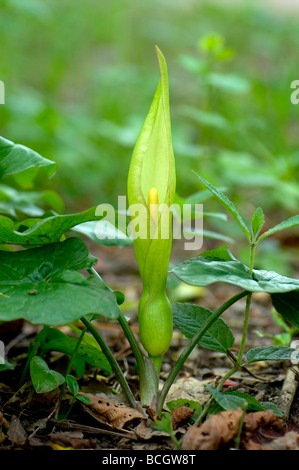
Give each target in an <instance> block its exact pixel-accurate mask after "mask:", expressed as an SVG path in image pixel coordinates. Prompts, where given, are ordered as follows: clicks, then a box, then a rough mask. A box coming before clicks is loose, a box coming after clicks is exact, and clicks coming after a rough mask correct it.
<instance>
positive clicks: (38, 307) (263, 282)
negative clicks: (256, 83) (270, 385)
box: [0, 48, 299, 446]
mask: <svg viewBox="0 0 299 470" xmlns="http://www.w3.org/2000/svg"><path fill="white" fill-rule="evenodd" d="M157 54H158V60H159V65H160V82H159V85H158V88H157V91H156V94H155V96H154V100H153V103H152V106H151V108H150V111H149V114H148V116H147V118H146V120H145V123H144V126H143V128H142V130H141V133H140V136H139V138H138V140H137V143H136V146H135V149H134V152H133V157H132V162H131V166H130V171H129V177H128V195H129V203H130V211H131V212H130V213H131V222H130V224H131V225H130V228H131V230H132V228H135V229H136V226H137V225H138V224H139V230H142V229H143V225H144V226H145V227H146V230H145V234H144V236H143V237H139V238H138V237H136V238H134V248H135V254H136V259H137V262H138V265H139V271H140V277H141V280H142V284H143V292H142V296H141V299H140V302H139V309H138V310H139V312H138V313H139V325H140V339H141V342H142V344H143V346H144V349H145V351H146V352H144V350H143V349H142V348H141V347H140V345H139V342H138V340H137V338H136V337H135V335H134V334H133V332H132V330H131V328H130V326H129V323H128V320H127V318H126V317H125V316H124V314H123V313H122V311H121V309H120V307H119V305H120V304H121V303H122V302H123V301H124V296H123V294H122V293H120V292H118V291H113V290H112V289H111V288H110V287H109V286H108V285H107V284H106V283H105V282H104V281H103V279H102V278H101V277H100V274H99V273H97V272H96V271H95V269H94V266H95V264H96V262H97V259H96V258H95V257H94V256H92V255H91V254H90V253H89V251H88V248H87V246H86V244H85V243H84V241H83V240H81V239H80V238H78V237H77V236H74V235H77V234H78V233H80V234H85V235H86V236H90V235H91V233H92V229H94V228H95V224H96V223H97V222H98V221H100V220H102V219H103V218H104V216H103V215H98V212H97V210H96V208H91V209H88V210H86V211H83V212H80V213H76V214H68V215H58V214H56V213H53V212H50V213H49V212H47V211H43V210H42V212H41V215H40V216H39V217H31V218H29V219H27V218H26V214H23V216H22V217H20V218H19V219H18V218H17V217H16V216H15V214H14V213H13V211H12V210H11V211H10V213H9V214H8V213H7V212H6V215H1V216H0V244H1V245H4V248H5V249H3V250H1V251H0V321H12V320H15V319H19V318H23V319H25V320H27V321H29V322H31V323H33V324H39V325H43V329H42V330H41V332H40V334H39V335H38V336H37V337H36V338H35V341H34V342H33V344H32V345H31V348H30V351H29V354H28V360H27V363H26V364H25V367H24V369H23V372H22V376H21V382H23V381H24V379H25V377H26V376H27V372H28V371H30V377H31V380H32V383H33V386H34V388H35V390H36V391H37V392H38V393H43V392H45V391H49V390H53V389H55V388H58V387H61V394H63V392H64V388H65V386H66V384H67V385H68V387H69V389H70V391H71V393H72V395H73V400H72V404H71V406H72V405H73V403H74V401H75V400H76V399H77V400H81V401H82V400H84V398H82V395H78V391H79V389H78V384H77V381H76V379H75V378H74V377H73V375H72V368H74V370H75V373H76V375H77V376H78V377H81V376H82V375H83V373H84V370H85V364H86V363H87V364H90V365H92V366H95V367H98V368H101V369H102V370H103V371H105V372H107V373H110V372H112V371H113V372H114V374H115V376H116V378H117V379H118V381H119V383H120V386H121V388H122V390H123V393H124V395H125V396H126V399H127V401H128V403H129V405H130V406H131V407H133V408H137V407H138V406H139V405H138V403H137V402H138V401H140V402H141V405H144V406H147V405H151V406H152V407H153V408H154V409H155V411H156V413H157V415H158V416H159V417H160V418H161V421H160V426H162V427H163V428H164V429H165V428H167V429H168V432H169V433H170V435H171V436H172V439H173V440H174V442H175V443H176V445H177V446H178V445H179V442H177V441H176V437H175V436H174V435H173V433H172V428H171V429H170V421H169V415H168V414H166V415H165V416H164V417H163V409H164V403H165V400H166V397H167V393H168V391H169V389H170V387H171V385H172V384H173V382H174V381H175V379H176V377H177V375H178V373H179V371H180V370H181V368H182V367H183V365H184V363H185V361H186V359H187V358H188V357H189V356H190V354H191V352H192V351H193V349H194V348H195V347H196V346H199V347H203V348H207V349H210V350H213V351H217V352H221V353H223V354H226V355H227V357H228V358H229V359H230V360H231V361H232V368H231V369H230V370H229V371H228V372H227V374H225V376H224V377H223V378H222V379H221V381H220V383H219V384H218V385H217V387H216V388H210V389H209V391H210V393H211V400H210V401H209V403H208V405H207V406H206V407H205V408H204V409H203V410H200V411H199V409H197V410H196V411H197V417H196V422H197V423H198V422H200V421H201V420H202V419H203V418H204V417H205V416H206V415H207V414H208V413H209V412H211V409H212V405H213V403H214V404H215V402H216V403H217V405H218V407H220V409H227V408H228V407H229V408H233V407H235V406H241V408H243V409H246V408H248V409H249V408H250V407H251V408H254V409H260V407H262V409H265V408H266V407H267V406H268V405H265V404H257V403H256V402H255V401H254V400H253V399H252V398H249V397H248V396H246V395H244V394H243V395H240V394H237V393H233V394H230V395H229V394H225V393H222V391H221V390H222V387H223V384H224V383H225V381H226V380H227V379H228V378H229V377H231V376H232V375H233V374H235V373H236V372H237V371H238V370H239V369H240V368H242V367H250V364H252V363H254V362H258V361H261V360H274V361H282V360H288V359H290V358H292V359H294V354H296V351H295V350H294V349H293V348H291V347H289V346H286V345H273V346H270V347H268V346H267V347H263V346H261V347H258V348H254V349H251V350H249V351H248V352H247V353H246V355H245V347H246V339H247V331H248V324H249V317H250V307H251V298H252V295H253V293H255V292H264V293H267V294H269V297H270V299H271V300H272V304H273V306H274V308H275V309H276V311H277V312H279V314H280V315H281V316H282V317H283V318H284V320H286V321H287V322H289V323H291V324H292V325H293V326H294V327H295V328H299V310H298V300H299V280H298V279H293V278H289V277H286V276H282V275H280V274H278V273H276V272H273V271H266V270H260V269H255V254H256V249H257V248H258V246H259V244H260V243H261V242H262V241H263V240H264V239H266V238H267V237H269V236H271V235H274V234H275V233H277V232H279V231H281V230H285V229H290V228H293V227H297V226H298V225H299V215H296V216H294V217H291V218H290V219H288V220H286V221H284V222H282V223H280V224H278V225H276V226H275V227H273V228H271V229H269V230H268V231H266V232H262V228H263V225H264V214H263V211H262V209H261V208H260V207H259V208H257V209H256V211H255V212H254V214H253V216H252V218H251V221H250V224H248V223H247V222H246V221H245V220H244V219H243V217H242V216H241V214H240V213H239V212H238V210H237V208H236V207H235V205H234V204H233V203H232V201H231V200H230V199H229V198H228V197H227V196H226V195H225V194H224V193H223V192H222V191H221V190H220V189H218V188H216V187H215V186H213V185H212V184H211V183H210V182H208V181H206V180H205V179H204V178H203V177H202V176H200V175H197V176H198V179H199V182H200V183H201V184H203V185H204V187H205V191H208V192H209V194H211V195H212V196H213V197H214V198H216V200H217V201H218V202H219V203H220V204H221V205H222V206H223V207H224V208H225V209H226V210H227V212H228V214H229V215H230V216H231V217H232V218H233V219H234V221H235V223H236V224H237V226H238V227H239V229H241V231H242V233H243V234H244V236H245V239H246V241H247V243H248V265H247V264H245V263H243V262H241V261H240V260H238V259H237V258H236V257H235V256H234V255H233V254H232V253H231V251H230V250H229V249H228V247H227V246H220V247H218V248H216V249H214V250H209V251H206V252H204V253H200V255H199V256H196V257H194V258H191V259H188V260H186V261H184V262H182V263H180V264H178V265H176V266H173V267H171V268H169V258H170V252H171V244H172V234H171V233H172V232H171V221H172V213H171V211H170V210H169V209H170V206H171V205H172V203H173V201H174V198H175V164H174V158H173V151H172V144H171V127H170V112H169V98H168V76H167V66H166V61H165V58H164V56H163V55H162V53H161V51H160V50H159V49H158V48H157ZM0 168H1V176H3V177H4V176H9V175H13V174H18V175H19V177H18V179H19V180H20V179H22V178H25V179H26V178H27V179H28V178H29V177H30V176H31V177H32V173H31V170H32V169H33V170H34V173H35V172H36V171H38V169H41V168H42V169H43V170H44V171H46V173H47V174H48V175H50V174H52V173H53V171H54V169H55V165H54V163H53V162H51V161H49V160H46V159H44V158H43V157H41V156H40V155H38V154H36V153H35V152H33V151H32V150H30V149H28V148H26V147H23V146H21V145H16V144H14V143H13V142H10V141H8V140H6V139H4V138H1V139H0ZM28 171H29V173H28ZM197 197H198V195H197ZM200 197H202V194H201V195H200ZM193 202H194V201H193ZM135 204H138V210H139V211H140V212H141V213H142V214H143V215H142V214H141V216H140V214H139V216H138V217H137V214H136V213H134V211H132V206H134V205H135ZM160 206H162V208H160ZM118 216H119V214H117V217H116V221H115V223H116V225H115V227H112V230H114V231H115V237H114V242H113V243H114V244H115V245H118V244H120V245H122V244H124V243H128V242H129V241H130V240H131V238H130V237H129V236H128V234H127V233H124V232H126V230H125V229H124V227H123V226H122V225H121V224H118V222H119V220H120V217H118ZM193 216H194V213H193ZM86 224H87V225H86ZM101 227H102V226H101ZM121 229H123V232H122V233H123V235H124V237H120V238H119V237H118V236H117V233H118V231H119V230H121ZM165 231H166V232H167V233H168V236H167V237H166V238H165V237H163V236H162V235H163V234H164V233H165ZM135 232H136V230H135ZM69 233H71V234H72V236H71V237H68V234H69ZM92 239H94V237H93V236H92ZM131 241H132V240H131ZM97 242H98V243H99V244H101V243H102V244H105V243H109V244H111V243H112V242H111V238H110V239H109V240H107V237H106V238H105V237H100V238H99V239H97ZM13 245H17V246H19V247H22V248H24V249H22V250H16V251H13V250H11V247H12V246H13ZM8 248H10V249H8ZM83 273H84V274H83ZM167 276H170V277H171V276H173V277H175V278H178V279H180V280H181V281H183V282H185V283H186V284H189V285H192V286H200V287H203V286H208V285H211V284H213V283H215V282H223V283H228V284H231V285H234V286H236V287H238V288H239V292H237V293H236V294H235V295H233V296H232V297H231V298H228V299H227V300H226V301H225V302H224V303H223V304H222V305H220V306H219V307H218V308H217V309H216V310H215V311H211V310H209V309H207V308H205V307H204V306H199V305H196V304H191V303H180V302H176V303H174V304H173V305H170V302H169V300H168V297H167V294H166V281H167ZM241 299H246V301H245V306H244V326H243V334H242V338H241V341H240V345H239V350H238V353H237V355H235V354H233V353H232V351H231V349H232V348H233V347H235V344H234V343H235V339H234V335H233V332H232V331H231V329H230V327H229V325H228V324H227V323H225V322H224V321H223V319H221V318H220V317H221V315H222V314H223V313H224V312H225V311H226V310H227V309H229V308H230V307H231V306H232V305H233V304H235V303H236V302H238V301H239V300H241ZM99 317H106V318H107V319H108V320H111V321H118V322H119V324H120V325H121V327H122V329H123V331H124V333H125V335H126V337H127V339H128V341H129V343H130V345H131V348H132V352H133V354H134V356H135V359H136V363H137V370H138V376H139V384H140V387H139V394H138V396H135V395H134V394H133V392H132V390H131V388H130V386H129V384H128V382H127V380H126V377H125V374H124V373H123V371H122V369H121V367H120V365H119V363H118V362H117V361H116V359H115V357H114V355H113V353H112V351H111V350H110V348H109V347H108V345H107V343H106V342H105V340H104V339H103V337H102V335H101V333H100V332H99V331H98V329H97V328H96V326H95V325H94V323H93V320H95V319H96V318H99ZM78 321H80V322H81V323H82V324H83V325H84V327H83V329H82V330H79V338H70V337H68V336H67V335H65V334H63V333H62V332H61V331H59V329H58V328H57V327H58V326H59V325H66V324H73V323H74V322H78ZM173 323H174V325H175V326H176V327H177V328H178V329H179V330H180V331H181V332H182V333H183V334H184V335H185V337H186V338H187V340H188V341H187V343H186V346H185V347H184V348H183V350H182V352H181V353H180V355H179V357H178V358H177V360H176V362H175V364H174V365H173V367H172V369H171V370H170V372H169V375H168V377H167V379H166V380H165V382H164V384H163V386H162V388H161V389H160V390H158V384H159V371H160V367H161V363H162V360H163V356H164V355H165V354H166V353H167V350H168V348H169V345H170V342H171V339H172V328H173ZM75 331H78V329H75ZM87 333H89V334H91V335H92V336H93V338H94V340H93V341H92V342H91V341H90V336H86V335H87ZM53 350H54V351H59V352H62V353H64V354H66V355H67V356H68V357H69V358H70V359H69V364H68V367H67V370H66V373H65V375H62V374H60V373H58V372H56V371H54V370H52V369H50V368H49V366H48V365H47V362H46V356H47V353H48V352H49V351H53ZM297 354H298V353H297ZM298 355H299V354H298ZM61 399H62V396H60V401H61ZM58 409H59V407H58ZM218 409H219V408H218ZM69 413H70V410H69V411H68V414H69ZM68 414H67V415H68Z"/></svg>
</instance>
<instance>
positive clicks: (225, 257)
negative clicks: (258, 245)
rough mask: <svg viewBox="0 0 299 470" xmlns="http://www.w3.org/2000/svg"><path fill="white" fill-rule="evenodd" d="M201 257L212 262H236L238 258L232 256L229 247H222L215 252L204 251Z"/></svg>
mask: <svg viewBox="0 0 299 470" xmlns="http://www.w3.org/2000/svg"><path fill="white" fill-rule="evenodd" d="M199 256H201V257H202V258H206V259H209V260H211V261H235V260H236V258H235V257H234V256H233V255H232V253H231V252H230V250H229V248H228V247H227V246H220V247H218V248H215V249H214V250H208V251H204V253H201V254H200V255H199Z"/></svg>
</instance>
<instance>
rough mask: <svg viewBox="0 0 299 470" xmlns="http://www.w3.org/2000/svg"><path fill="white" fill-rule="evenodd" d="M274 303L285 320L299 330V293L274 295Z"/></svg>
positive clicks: (295, 291) (296, 291)
mask: <svg viewBox="0 0 299 470" xmlns="http://www.w3.org/2000/svg"><path fill="white" fill-rule="evenodd" d="M271 298H272V303H273V306H274V307H275V308H276V310H277V311H278V312H279V313H280V315H282V316H283V318H284V319H285V320H287V321H289V322H290V323H292V325H294V326H296V327H297V328H299V291H298V290H294V291H292V292H287V293H284V294H272V295H271Z"/></svg>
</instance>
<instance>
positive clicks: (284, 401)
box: [277, 366, 299, 420]
mask: <svg viewBox="0 0 299 470" xmlns="http://www.w3.org/2000/svg"><path fill="white" fill-rule="evenodd" d="M297 374H299V369H298V367H295V366H294V367H293V368H291V369H289V370H288V371H287V374H286V377H285V379H284V383H283V386H282V389H281V392H280V396H279V399H278V403H277V406H278V408H279V409H280V410H281V412H282V414H283V417H284V419H285V420H288V418H289V414H290V410H291V406H292V403H293V400H294V397H295V394H296V390H297V387H298V381H297V377H296V376H297Z"/></svg>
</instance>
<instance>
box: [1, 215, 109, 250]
mask: <svg viewBox="0 0 299 470" xmlns="http://www.w3.org/2000/svg"><path fill="white" fill-rule="evenodd" d="M95 214H96V208H95V207H93V208H91V209H88V210H86V211H84V212H79V213H78V214H69V215H53V216H51V217H47V218H45V219H41V220H38V221H37V222H36V223H34V224H33V222H34V221H30V228H28V229H27V230H25V231H23V232H19V231H17V230H16V225H15V224H14V222H13V221H12V220H11V219H9V218H8V217H4V216H0V244H3V245H5V244H14V245H21V246H26V247H36V246H42V245H46V244H48V243H54V242H58V241H59V240H60V239H61V237H62V236H63V235H64V234H65V233H66V232H69V231H70V230H71V229H72V228H73V227H75V226H76V225H79V224H82V223H84V222H88V221H92V220H98V221H99V220H101V219H102V218H103V216H98V215H95ZM116 223H117V221H116ZM23 224H24V225H26V221H23ZM32 224H33V225H32Z"/></svg>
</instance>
